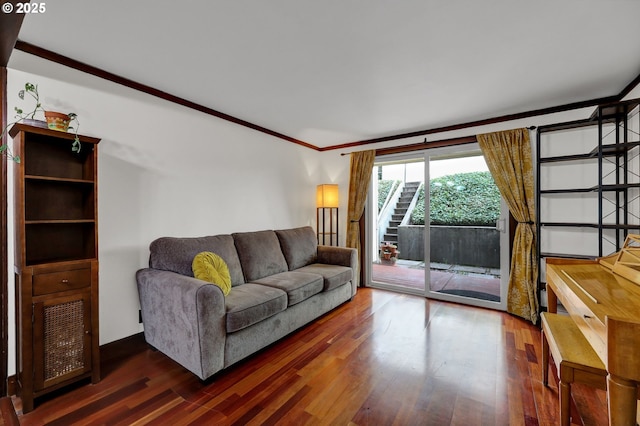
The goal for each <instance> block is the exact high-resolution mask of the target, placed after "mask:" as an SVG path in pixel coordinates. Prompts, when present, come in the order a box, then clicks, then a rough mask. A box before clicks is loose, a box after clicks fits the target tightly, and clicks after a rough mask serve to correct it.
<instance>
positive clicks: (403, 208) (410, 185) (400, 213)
mask: <svg viewBox="0 0 640 426" xmlns="http://www.w3.org/2000/svg"><path fill="white" fill-rule="evenodd" d="M419 187H420V182H406V183H405V184H404V188H402V193H401V194H400V198H399V199H398V202H397V203H396V207H395V209H394V211H393V214H392V215H391V220H390V221H389V224H388V225H387V230H386V232H385V233H384V241H388V242H391V243H394V244H396V245H397V244H398V226H399V225H400V223H402V219H404V215H405V214H407V210H409V205H410V204H411V200H413V196H414V195H415V193H416V191H417V190H418V188H419Z"/></svg>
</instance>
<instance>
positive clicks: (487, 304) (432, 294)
mask: <svg viewBox="0 0 640 426" xmlns="http://www.w3.org/2000/svg"><path fill="white" fill-rule="evenodd" d="M479 151H480V147H479V146H478V144H477V143H472V144H464V145H456V146H449V147H441V148H433V149H429V150H421V151H413V152H408V153H402V154H394V155H388V156H386V155H385V156H384V158H380V159H378V158H376V163H380V162H401V161H403V160H407V161H412V160H413V161H415V160H417V159H419V158H422V159H423V161H424V164H425V167H424V170H425V176H424V182H425V188H426V187H427V184H428V183H429V182H430V173H429V165H430V161H431V159H432V158H433V157H436V158H439V157H446V156H452V157H454V156H458V155H459V156H461V157H464V153H474V152H479ZM373 172H374V170H373V169H372V171H371V179H372V180H373V179H374V173H373ZM369 188H370V189H369V191H370V194H371V193H372V192H371V191H373V188H374V185H369ZM428 193H429V191H426V193H425V204H426V205H425V212H428V211H429V195H428ZM373 198H374V197H372V196H369V197H367V203H366V209H367V211H369V212H373V211H374V210H373V209H374V206H373ZM375 211H377V208H376V209H375ZM428 217H429V215H428V214H425V219H428ZM372 222H373V220H372V213H371V214H367V215H366V220H365V224H366V230H365V235H366V238H365V239H366V244H365V246H366V249H365V256H364V262H365V265H366V268H365V269H364V272H365V280H366V282H367V284H368V285H369V286H371V284H372V282H373V281H372V276H373V275H372V267H373V250H374V247H373V243H374V240H375V239H374V238H373V237H374V228H375V223H372ZM499 222H501V226H500V228H501V231H502V232H501V233H500V267H501V271H500V281H501V282H500V302H493V301H488V300H481V299H475V298H469V297H463V296H457V295H452V294H446V293H439V292H437V291H431V289H430V278H431V276H430V275H431V274H430V268H429V267H426V266H427V265H429V264H430V259H431V247H430V236H429V232H424V233H423V238H424V252H425V269H424V273H425V275H424V280H425V281H424V282H425V287H424V290H422V291H421V290H419V289H410V288H401V287H398V286H394V285H391V284H386V285H385V283H380V282H376V284H375V285H374V287H376V288H382V289H390V290H394V291H398V292H402V293H407V294H415V295H420V296H424V297H427V298H430V299H436V300H443V301H447V302H454V303H460V304H466V305H472V306H478V307H483V308H489V309H494V310H501V311H506V308H507V290H508V283H509V269H510V263H511V262H510V250H509V247H510V235H509V227H508V223H509V211H508V208H507V206H506V204H505V202H504V200H502V201H501V214H500V220H499ZM426 229H427V228H425V231H426Z"/></svg>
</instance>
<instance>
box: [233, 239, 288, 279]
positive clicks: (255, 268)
mask: <svg viewBox="0 0 640 426" xmlns="http://www.w3.org/2000/svg"><path fill="white" fill-rule="evenodd" d="M232 235H233V240H234V241H235V244H236V250H237V252H238V258H239V259H240V264H241V265H242V272H244V279H245V282H250V281H255V280H259V279H260V278H264V277H268V276H269V275H274V274H279V273H280V272H285V271H287V270H288V268H287V261H286V260H285V258H284V256H283V255H282V250H281V249H280V242H279V241H278V237H277V236H276V233H275V232H274V231H258V232H238V233H235V234H232Z"/></svg>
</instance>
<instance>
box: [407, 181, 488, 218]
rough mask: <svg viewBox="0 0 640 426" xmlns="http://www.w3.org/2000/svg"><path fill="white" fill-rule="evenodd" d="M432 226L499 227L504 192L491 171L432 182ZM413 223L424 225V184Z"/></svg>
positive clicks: (412, 214)
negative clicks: (499, 187)
mask: <svg viewBox="0 0 640 426" xmlns="http://www.w3.org/2000/svg"><path fill="white" fill-rule="evenodd" d="M430 186H431V190H430V194H431V212H430V220H431V224H432V225H457V226H495V224H496V220H498V217H499V216H500V192H499V191H498V188H497V187H496V185H495V183H494V182H493V178H492V177H491V174H490V173H489V172H472V173H458V174H454V175H448V176H442V177H440V178H436V179H432V180H431V185H430ZM419 191H420V193H419V199H418V203H417V204H416V207H415V209H414V210H413V212H412V213H411V223H412V224H414V225H424V185H423V186H421V187H420V190H419Z"/></svg>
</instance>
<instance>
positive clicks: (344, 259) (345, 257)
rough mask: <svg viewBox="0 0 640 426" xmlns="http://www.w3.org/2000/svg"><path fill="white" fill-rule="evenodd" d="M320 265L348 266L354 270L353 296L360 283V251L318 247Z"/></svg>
mask: <svg viewBox="0 0 640 426" xmlns="http://www.w3.org/2000/svg"><path fill="white" fill-rule="evenodd" d="M318 263H325V264H328V265H340V266H347V267H349V268H351V269H352V270H353V280H352V283H353V294H354V295H355V294H356V288H358V284H359V281H360V269H359V268H358V251H357V250H356V249H354V248H350V247H335V246H323V245H319V246H318Z"/></svg>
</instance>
